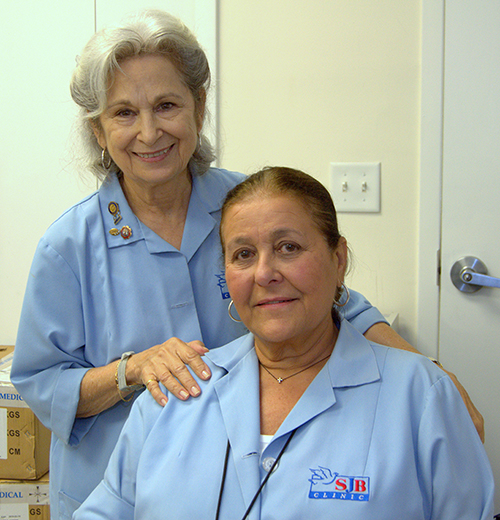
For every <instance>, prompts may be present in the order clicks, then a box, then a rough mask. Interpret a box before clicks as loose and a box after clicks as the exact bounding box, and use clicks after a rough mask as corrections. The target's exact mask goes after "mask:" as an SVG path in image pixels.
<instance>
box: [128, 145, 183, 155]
mask: <svg viewBox="0 0 500 520" xmlns="http://www.w3.org/2000/svg"><path fill="white" fill-rule="evenodd" d="M173 146H174V145H173V144H172V145H170V146H169V147H168V148H164V149H163V150H159V151H158V152H153V153H139V152H135V154H136V155H137V156H139V157H140V158H141V159H156V158H158V157H162V156H164V155H167V154H168V152H170V150H171V149H172V148H173Z"/></svg>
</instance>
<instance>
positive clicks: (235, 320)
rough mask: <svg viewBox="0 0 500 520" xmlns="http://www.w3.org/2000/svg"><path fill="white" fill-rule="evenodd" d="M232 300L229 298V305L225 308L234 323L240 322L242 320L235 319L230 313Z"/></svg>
mask: <svg viewBox="0 0 500 520" xmlns="http://www.w3.org/2000/svg"><path fill="white" fill-rule="evenodd" d="M233 303H234V302H233V300H231V301H230V302H229V306H228V308H227V312H228V313H229V317H230V318H231V319H232V320H233V321H234V322H235V323H241V321H242V320H237V319H236V318H235V317H234V316H233V315H232V314H231V309H232V307H233Z"/></svg>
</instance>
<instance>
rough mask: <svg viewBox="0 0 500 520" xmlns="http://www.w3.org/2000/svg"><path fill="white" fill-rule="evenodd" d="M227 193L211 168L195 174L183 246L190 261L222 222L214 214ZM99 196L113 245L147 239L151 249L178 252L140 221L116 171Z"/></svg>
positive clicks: (150, 250)
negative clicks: (203, 172) (219, 222)
mask: <svg viewBox="0 0 500 520" xmlns="http://www.w3.org/2000/svg"><path fill="white" fill-rule="evenodd" d="M224 196H225V190H224V187H223V186H221V185H220V184H219V183H217V182H216V179H215V176H214V175H211V172H210V171H209V172H207V173H206V174H204V175H202V176H199V175H197V176H193V186H192V191H191V197H190V200H189V208H188V213H187V216H186V224H185V227H184V234H183V235H184V236H183V240H182V246H181V253H183V254H184V255H185V256H186V258H187V259H188V261H189V259H190V258H191V257H192V256H193V255H194V253H195V252H196V251H197V250H198V248H199V247H200V245H201V244H202V243H203V242H204V240H205V239H206V238H207V236H208V235H209V234H210V233H211V232H212V230H213V228H214V227H215V226H216V225H217V224H218V222H217V221H216V220H215V219H214V218H213V217H212V215H211V214H212V213H213V212H217V211H219V210H220V208H221V205H222V201H223V199H224ZM99 198H100V206H101V214H102V218H103V222H104V226H105V229H106V230H107V235H106V239H107V244H108V247H109V248H115V247H121V246H125V245H128V244H132V243H134V242H137V241H138V240H145V241H146V245H147V247H148V250H149V252H150V253H152V254H153V253H163V252H178V251H177V250H176V249H175V248H174V247H172V246H171V245H170V244H169V243H168V242H166V241H165V240H163V239H162V238H161V237H159V236H158V235H157V234H156V233H154V232H153V231H152V230H151V229H149V228H148V227H147V226H146V225H144V224H143V223H142V222H140V221H139V219H138V218H137V217H136V215H135V214H134V212H133V211H132V209H131V208H130V206H129V204H128V202H127V199H126V197H125V194H124V193H123V190H122V187H121V185H120V181H119V179H118V177H117V176H116V175H115V174H112V175H110V176H109V177H108V178H107V179H106V180H105V181H104V182H103V184H102V186H101V188H100V189H99Z"/></svg>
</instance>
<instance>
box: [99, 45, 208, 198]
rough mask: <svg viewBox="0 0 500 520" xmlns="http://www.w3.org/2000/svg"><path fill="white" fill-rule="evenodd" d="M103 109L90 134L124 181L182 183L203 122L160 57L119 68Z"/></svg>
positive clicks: (171, 67) (200, 106) (187, 93)
mask: <svg viewBox="0 0 500 520" xmlns="http://www.w3.org/2000/svg"><path fill="white" fill-rule="evenodd" d="M120 67H121V70H118V71H117V72H116V75H115V78H114V80H113V82H112V84H111V88H110V89H109V92H108V96H107V106H106V109H105V110H104V112H103V113H102V114H101V116H100V118H99V123H100V124H99V125H98V126H96V127H95V129H94V133H95V135H96V138H97V140H98V142H99V145H100V146H101V147H102V148H107V149H108V151H109V154H110V155H111V157H112V159H113V161H114V162H115V163H116V165H117V166H118V167H119V168H120V170H121V171H122V172H123V175H124V182H125V184H127V183H133V184H134V185H135V187H137V188H141V187H143V188H146V187H147V188H149V187H151V186H153V187H154V186H156V185H161V184H165V183H167V182H170V181H174V182H175V181H176V180H177V181H178V180H182V181H185V180H186V179H187V178H188V168H187V166H188V162H189V160H190V159H191V156H192V155H193V153H194V151H195V148H196V145H197V141H198V133H199V131H200V130H201V126H202V120H203V110H204V103H203V102H201V103H199V104H198V106H196V104H195V101H194V98H193V95H192V94H191V91H190V90H189V88H188V87H187V86H186V85H185V84H184V83H183V81H182V78H181V76H180V75H179V73H178V71H177V69H176V68H175V66H174V65H173V64H172V62H171V61H170V60H168V59H167V58H165V57H163V56H159V55H145V56H136V57H133V58H128V59H126V60H125V61H123V62H122V63H120Z"/></svg>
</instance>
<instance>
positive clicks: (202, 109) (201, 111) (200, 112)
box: [195, 89, 207, 132]
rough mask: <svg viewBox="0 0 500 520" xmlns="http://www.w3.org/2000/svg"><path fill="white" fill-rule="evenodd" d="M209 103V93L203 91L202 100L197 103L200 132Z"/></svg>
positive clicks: (197, 124)
mask: <svg viewBox="0 0 500 520" xmlns="http://www.w3.org/2000/svg"><path fill="white" fill-rule="evenodd" d="M206 103H207V92H206V90H205V89H201V92H200V99H199V100H198V102H197V103H196V108H195V110H196V127H197V129H198V132H201V129H202V128H203V121H204V119H205V106H206Z"/></svg>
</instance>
